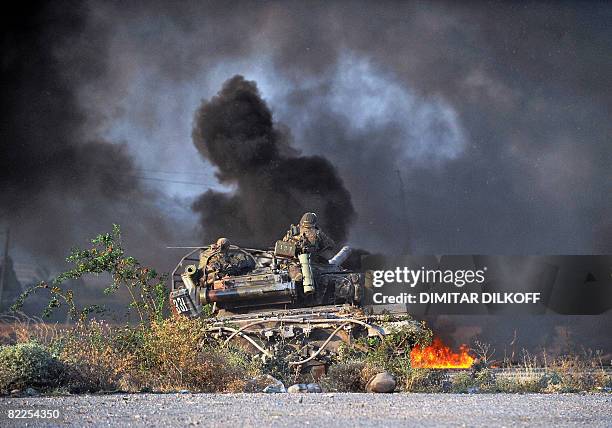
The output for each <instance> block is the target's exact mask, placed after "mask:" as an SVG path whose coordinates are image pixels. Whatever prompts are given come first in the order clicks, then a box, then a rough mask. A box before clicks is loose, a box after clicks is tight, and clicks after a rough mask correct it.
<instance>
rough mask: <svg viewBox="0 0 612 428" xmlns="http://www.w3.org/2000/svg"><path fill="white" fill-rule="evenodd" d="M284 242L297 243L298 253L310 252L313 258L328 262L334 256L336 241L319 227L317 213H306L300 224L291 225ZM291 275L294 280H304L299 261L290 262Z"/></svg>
mask: <svg viewBox="0 0 612 428" xmlns="http://www.w3.org/2000/svg"><path fill="white" fill-rule="evenodd" d="M283 241H284V242H291V243H292V244H295V247H296V253H297V254H302V253H309V254H310V255H311V258H313V259H315V260H316V259H319V261H322V262H324V263H325V262H327V260H329V258H331V257H333V255H334V253H333V248H334V245H335V243H334V241H333V240H332V239H331V238H330V237H328V236H327V235H326V234H325V233H323V231H321V230H320V229H319V228H318V227H317V215H316V214H315V213H306V214H304V215H303V216H302V218H301V219H300V224H299V225H297V226H296V225H293V224H292V225H291V228H290V229H289V230H288V231H287V233H286V234H285V236H284V237H283ZM288 271H289V277H290V278H291V279H293V280H294V281H297V282H300V281H302V279H303V278H302V271H301V268H300V265H299V263H295V262H290V263H289V266H288Z"/></svg>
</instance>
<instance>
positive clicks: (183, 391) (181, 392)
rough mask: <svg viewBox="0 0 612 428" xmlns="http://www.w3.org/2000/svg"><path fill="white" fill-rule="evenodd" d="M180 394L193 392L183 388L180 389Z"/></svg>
mask: <svg viewBox="0 0 612 428" xmlns="http://www.w3.org/2000/svg"><path fill="white" fill-rule="evenodd" d="M179 394H191V391H189V390H188V389H181V390H180V391H179Z"/></svg>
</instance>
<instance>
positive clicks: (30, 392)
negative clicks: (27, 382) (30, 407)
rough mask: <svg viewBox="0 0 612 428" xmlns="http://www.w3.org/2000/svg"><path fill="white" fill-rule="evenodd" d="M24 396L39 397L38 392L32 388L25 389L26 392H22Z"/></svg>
mask: <svg viewBox="0 0 612 428" xmlns="http://www.w3.org/2000/svg"><path fill="white" fill-rule="evenodd" d="M24 392H25V394H26V395H29V396H30V397H33V396H35V395H39V394H38V391H37V390H35V389H34V388H26V390H25V391H24Z"/></svg>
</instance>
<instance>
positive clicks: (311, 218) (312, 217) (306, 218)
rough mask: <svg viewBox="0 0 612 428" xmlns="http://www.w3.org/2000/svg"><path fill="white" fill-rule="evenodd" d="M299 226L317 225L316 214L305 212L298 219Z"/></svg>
mask: <svg viewBox="0 0 612 428" xmlns="http://www.w3.org/2000/svg"><path fill="white" fill-rule="evenodd" d="M300 227H305V228H309V227H317V215H316V214H315V213H306V214H304V215H303V216H302V218H301V219H300Z"/></svg>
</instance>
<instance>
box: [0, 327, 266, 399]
mask: <svg viewBox="0 0 612 428" xmlns="http://www.w3.org/2000/svg"><path fill="white" fill-rule="evenodd" d="M22 327H23V326H19V327H18V329H21V328H22ZM203 330H204V325H203V322H202V321H201V320H189V319H186V318H182V317H181V318H178V317H177V318H171V319H168V320H164V321H162V322H159V323H152V324H151V325H150V326H147V327H144V326H142V325H139V326H137V327H131V326H124V327H116V326H110V325H108V324H106V323H104V322H98V321H90V322H87V323H81V324H79V325H78V326H77V327H73V328H72V329H69V330H67V331H66V334H65V335H63V336H62V335H56V336H54V337H53V339H52V340H50V341H49V342H48V343H44V344H43V343H39V342H37V341H33V340H32V335H31V334H20V335H18V336H17V340H22V341H23V342H25V344H24V343H19V344H16V345H12V346H5V347H4V348H3V350H4V351H5V354H6V355H7V358H8V359H9V360H10V359H15V357H14V356H13V354H14V352H13V350H15V349H18V347H22V346H24V345H27V346H30V347H31V346H33V347H35V348H36V350H37V352H38V351H40V352H43V351H44V353H45V355H46V356H45V358H47V357H48V356H53V360H54V361H57V362H58V363H60V366H58V367H59V368H58V370H59V371H61V373H60V374H56V376H55V378H56V379H58V381H57V382H55V381H54V382H46V383H45V382H44V381H37V382H36V387H37V388H40V389H48V388H56V387H61V388H64V389H66V390H68V391H71V392H96V391H117V390H122V391H129V392H138V391H145V390H148V391H160V392H169V391H178V390H183V389H187V390H191V391H198V392H239V391H242V389H243V387H244V385H245V383H246V381H248V380H249V379H250V378H252V377H253V376H254V375H256V374H259V373H260V372H261V364H260V363H258V361H257V360H253V359H251V356H250V355H247V354H245V353H244V352H242V351H240V350H237V349H228V348H221V347H220V346H219V345H218V344H217V343H216V342H215V341H211V340H210V338H208V337H206V336H205V335H204V333H203ZM34 331H40V330H39V329H38V326H36V327H35V330H34ZM45 337H47V336H45ZM28 349H29V348H28ZM20 358H21V357H20ZM33 358H35V359H36V358H38V359H39V360H40V361H41V363H40V364H43V365H44V364H46V363H45V361H46V360H44V359H43V356H42V354H41V355H38V354H35V355H34V357H33ZM35 359H34V360H32V365H33V366H36V365H37V364H38V362H37V361H38V360H35ZM2 375H4V384H6V385H13V386H14V385H16V384H19V385H20V386H18V387H21V386H27V385H26V384H27V383H28V381H27V379H26V380H25V381H24V382H16V381H15V379H16V375H15V374H14V370H13V372H10V371H7V370H2V368H0V378H1V377H2ZM38 377H40V376H38ZM22 378H23V376H22ZM11 379H13V380H11ZM29 386H33V385H29ZM4 392H5V393H6V388H5V391H4Z"/></svg>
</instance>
